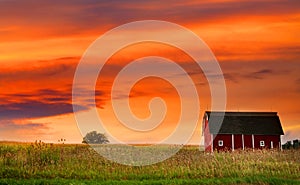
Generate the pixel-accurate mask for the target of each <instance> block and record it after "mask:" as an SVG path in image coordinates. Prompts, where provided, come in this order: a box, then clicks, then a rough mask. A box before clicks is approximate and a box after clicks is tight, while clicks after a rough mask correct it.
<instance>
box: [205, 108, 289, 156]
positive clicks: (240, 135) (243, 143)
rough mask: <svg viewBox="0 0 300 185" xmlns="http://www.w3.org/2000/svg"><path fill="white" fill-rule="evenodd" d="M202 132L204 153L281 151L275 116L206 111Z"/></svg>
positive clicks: (268, 113) (278, 126)
mask: <svg viewBox="0 0 300 185" xmlns="http://www.w3.org/2000/svg"><path fill="white" fill-rule="evenodd" d="M223 116H224V117H223ZM222 118H223V120H222ZM202 130H203V135H204V145H205V151H207V152H212V151H214V150H233V151H234V150H235V149H243V150H244V149H246V148H252V149H262V148H268V149H272V148H280V147H281V135H283V134H284V133H283V130H282V126H281V123H280V119H279V117H278V115H277V112H210V111H206V112H205V114H204V117H203V127H202Z"/></svg>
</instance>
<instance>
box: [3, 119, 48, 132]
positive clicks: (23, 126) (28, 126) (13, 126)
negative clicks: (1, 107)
mask: <svg viewBox="0 0 300 185" xmlns="http://www.w3.org/2000/svg"><path fill="white" fill-rule="evenodd" d="M0 128H1V131H5V130H32V129H49V127H47V125H45V124H44V123H32V122H25V123H18V122H16V121H11V120H9V121H7V120H6V121H5V120H4V121H0Z"/></svg>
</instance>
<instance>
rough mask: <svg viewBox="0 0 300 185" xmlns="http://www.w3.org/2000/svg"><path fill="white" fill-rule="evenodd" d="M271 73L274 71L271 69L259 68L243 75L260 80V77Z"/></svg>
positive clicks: (262, 77)
mask: <svg viewBox="0 0 300 185" xmlns="http://www.w3.org/2000/svg"><path fill="white" fill-rule="evenodd" d="M273 73H274V71H272V70H271V69H261V70H258V71H254V72H251V73H249V74H246V75H244V77H245V78H248V79H256V80H261V79H264V78H266V76H268V75H272V74H273Z"/></svg>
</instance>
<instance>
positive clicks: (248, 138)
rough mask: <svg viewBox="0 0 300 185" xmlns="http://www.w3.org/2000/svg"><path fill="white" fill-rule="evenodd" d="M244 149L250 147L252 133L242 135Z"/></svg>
mask: <svg viewBox="0 0 300 185" xmlns="http://www.w3.org/2000/svg"><path fill="white" fill-rule="evenodd" d="M244 144H245V149H247V148H252V135H244Z"/></svg>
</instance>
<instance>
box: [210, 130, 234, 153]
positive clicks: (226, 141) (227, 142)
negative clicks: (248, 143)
mask: <svg viewBox="0 0 300 185" xmlns="http://www.w3.org/2000/svg"><path fill="white" fill-rule="evenodd" d="M219 140H223V146H219V145H218V141H219ZM231 145H232V141H231V134H218V135H216V137H215V138H214V142H213V147H214V150H231V149H232V146H231Z"/></svg>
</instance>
